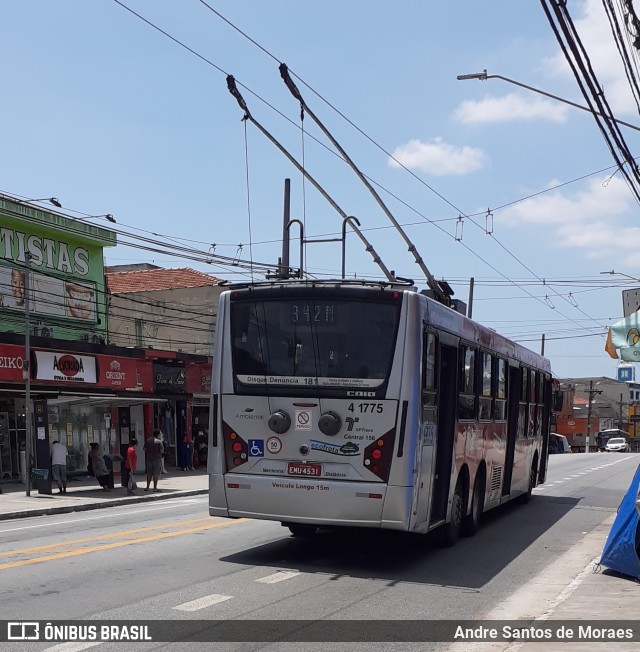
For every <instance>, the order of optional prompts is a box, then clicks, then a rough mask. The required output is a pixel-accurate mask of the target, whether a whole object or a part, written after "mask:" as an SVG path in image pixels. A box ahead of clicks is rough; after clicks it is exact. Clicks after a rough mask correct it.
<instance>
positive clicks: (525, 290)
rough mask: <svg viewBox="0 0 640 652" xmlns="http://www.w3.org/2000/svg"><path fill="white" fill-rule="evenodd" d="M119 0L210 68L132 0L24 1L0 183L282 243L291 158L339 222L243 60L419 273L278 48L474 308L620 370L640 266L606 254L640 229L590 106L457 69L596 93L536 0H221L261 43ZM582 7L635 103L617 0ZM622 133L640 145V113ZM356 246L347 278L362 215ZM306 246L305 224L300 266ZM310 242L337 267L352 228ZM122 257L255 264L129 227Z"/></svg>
mask: <svg viewBox="0 0 640 652" xmlns="http://www.w3.org/2000/svg"><path fill="white" fill-rule="evenodd" d="M122 2H123V4H125V5H127V6H128V7H130V8H131V9H132V10H134V11H136V12H138V13H139V14H140V15H142V16H143V17H144V18H146V19H147V20H148V21H150V22H152V23H154V24H156V25H157V26H158V27H160V28H162V29H163V30H165V31H166V32H167V33H169V34H170V35H171V36H173V37H174V38H176V39H178V40H180V41H182V42H183V43H184V44H185V45H187V46H188V47H190V48H191V49H192V50H194V51H195V52H197V53H198V54H199V55H201V56H202V57H204V58H206V59H208V60H209V62H211V64H213V65H210V64H209V63H206V62H204V61H203V60H202V59H200V58H199V57H198V56H196V55H195V54H193V53H190V52H188V51H186V50H185V49H184V48H182V47H180V46H179V45H177V44H176V43H175V42H173V41H172V40H170V39H169V38H168V37H167V36H165V35H162V34H161V33H159V32H158V31H157V30H155V29H153V28H152V27H150V26H149V25H148V24H145V23H144V22H143V21H142V20H140V19H139V18H137V17H136V16H134V15H132V14H131V13H130V12H128V11H127V10H126V9H124V8H123V7H122V6H120V5H119V4H118V3H116V2H115V1H114V0H92V1H91V2H87V1H86V0H47V1H45V0H20V1H18V0H6V1H5V2H3V3H2V4H1V5H0V18H1V19H2V24H3V27H4V29H3V38H2V40H1V41H0V62H1V63H0V66H1V67H2V78H3V82H4V88H5V92H4V93H3V107H2V108H3V120H2V122H1V123H0V134H1V142H2V145H3V148H2V149H3V152H2V157H1V159H0V177H1V179H2V182H1V183H0V190H2V191H5V192H8V193H11V194H15V195H19V196H22V197H29V198H31V197H47V196H56V197H58V198H59V199H60V200H61V201H62V203H63V205H64V207H65V209H66V210H68V211H71V212H72V213H71V214H72V215H78V216H82V215H83V214H89V215H100V214H105V213H112V214H113V215H114V216H115V217H116V219H117V220H118V227H119V228H122V229H124V230H127V231H131V232H133V233H136V234H140V235H146V236H148V237H151V238H154V239H159V240H162V241H163V242H164V243H165V244H166V245H167V246H168V247H170V248H171V247H173V246H175V245H178V244H188V245H189V246H192V247H195V248H197V249H199V250H202V251H204V252H207V251H209V250H210V245H212V244H214V243H215V245H216V247H215V253H216V254H219V255H221V256H228V257H231V258H233V257H235V256H236V255H239V256H240V258H242V259H245V260H246V259H249V258H250V256H251V255H252V256H253V259H254V260H256V261H260V262H269V263H275V262H276V261H277V257H278V256H279V255H280V242H279V241H280V237H281V232H282V212H283V186H284V179H285V178H290V179H291V188H292V197H291V205H292V217H293V218H297V219H301V220H304V223H305V235H306V237H307V238H309V239H313V238H320V237H324V238H326V237H338V236H339V232H340V229H341V218H340V216H339V215H338V214H337V213H336V212H335V211H334V210H333V209H332V208H331V207H330V206H329V205H328V204H327V203H326V202H325V200H324V199H322V198H321V197H320V195H319V194H318V193H317V191H316V190H314V189H313V187H312V186H311V185H310V184H309V182H306V183H303V180H302V176H301V174H300V173H299V172H298V171H296V170H295V169H294V168H293V167H292V166H291V164H290V163H289V162H288V161H287V160H286V159H285V157H284V156H283V155H282V154H281V153H280V152H279V151H278V150H277V149H276V147H275V146H274V145H273V144H271V143H270V142H269V141H268V140H267V139H266V138H265V137H264V136H263V135H262V134H261V133H260V132H259V131H258V130H257V128H256V127H255V126H253V125H251V124H245V123H244V122H242V115H243V114H242V111H241V110H240V108H239V106H238V105H237V104H236V102H235V100H234V99H233V98H232V97H231V95H230V94H229V93H228V91H227V88H226V81H225V73H230V74H233V75H234V76H235V77H236V79H237V80H238V82H240V83H241V84H242V86H241V91H242V93H243V95H244V97H245V100H246V101H247V104H248V105H249V108H250V110H251V112H252V115H253V117H254V118H255V119H256V120H258V121H259V122H260V123H261V124H262V125H263V126H264V127H265V128H266V129H268V130H269V131H270V132H271V133H272V134H273V135H274V136H275V137H276V138H277V139H278V140H279V141H280V142H282V144H283V145H284V146H285V147H287V148H288V149H289V150H290V151H291V153H292V154H293V155H294V156H295V157H296V158H297V159H299V160H302V159H303V158H304V162H305V166H306V168H307V169H308V171H309V172H310V174H312V175H313V176H314V177H315V178H316V179H317V180H318V181H319V182H320V183H321V184H322V185H323V187H324V188H325V190H326V191H327V192H328V193H329V194H330V195H331V196H332V197H333V198H334V200H335V201H336V202H337V203H338V204H339V205H340V206H341V207H342V208H343V210H344V211H345V212H346V213H347V214H351V215H355V216H357V217H358V219H359V220H360V222H361V228H362V229H363V231H364V233H365V234H366V236H367V238H368V239H369V240H370V241H371V242H372V244H373V245H374V246H375V248H376V250H377V251H378V253H379V254H380V255H381V257H382V259H383V261H384V263H385V264H386V266H387V267H388V268H389V269H392V270H395V272H396V273H397V274H398V275H401V276H405V277H409V278H413V279H415V280H416V283H417V284H418V285H419V286H420V287H424V279H423V278H422V275H421V273H420V270H419V268H418V267H417V265H416V264H415V263H414V261H413V257H412V256H411V254H409V253H408V252H407V247H406V245H405V244H404V242H403V241H402V239H401V237H400V236H399V234H397V233H396V232H395V231H394V230H393V229H392V228H390V227H389V222H388V221H387V219H386V217H385V216H384V214H383V212H382V211H381V210H380V208H379V207H378V206H377V204H376V203H375V202H374V200H373V199H372V198H371V196H370V195H369V193H368V192H367V191H366V189H365V188H364V186H363V185H362V183H361V182H360V181H359V180H358V179H357V177H356V176H355V175H354V173H353V172H352V171H351V169H350V168H349V167H348V166H347V165H345V163H344V162H342V161H340V159H339V158H338V157H337V156H336V155H335V153H334V150H333V148H332V147H331V146H330V144H329V143H328V141H327V139H326V138H325V137H324V136H323V135H322V134H321V133H320V132H319V130H318V128H317V127H316V126H315V125H314V124H313V121H312V120H311V119H310V117H308V116H307V117H306V118H305V120H304V130H301V128H300V127H301V123H300V112H299V106H298V104H297V102H296V101H295V100H294V98H293V97H292V96H291V95H290V93H289V92H288V90H287V89H286V88H285V86H284V84H283V82H282V81H281V79H280V76H279V73H278V63H277V61H276V59H277V60H279V61H283V62H285V63H287V65H288V66H289V68H290V69H291V71H292V72H293V73H295V74H296V75H297V76H298V77H299V78H301V79H302V80H304V84H303V83H302V82H300V81H298V82H297V83H298V87H299V88H300V90H301V92H302V93H303V96H304V97H305V100H306V102H307V104H308V105H309V107H310V108H311V109H312V110H313V111H314V112H315V113H316V115H318V117H320V118H321V119H322V120H323V122H324V123H325V124H326V126H327V127H328V128H329V130H330V131H331V132H332V133H333V134H334V136H335V137H336V138H337V139H338V140H339V142H340V143H341V145H342V146H343V147H344V149H345V150H346V151H347V153H348V154H349V156H350V157H351V158H352V159H353V160H354V161H355V162H356V163H357V164H358V165H359V167H360V168H361V170H362V171H363V172H364V173H365V174H366V175H367V176H368V177H369V178H370V179H371V180H372V181H373V182H374V183H375V184H376V188H377V189H378V191H379V193H380V195H381V196H382V198H383V199H384V201H385V202H386V203H387V205H388V207H389V208H390V210H391V211H392V213H393V214H394V216H395V217H396V219H397V220H398V222H400V223H401V224H403V225H405V229H406V232H407V234H408V236H409V237H410V238H411V240H412V241H413V242H414V244H415V245H416V247H417V249H418V251H419V253H420V255H421V256H422V257H423V258H424V260H425V262H426V264H427V266H428V267H429V269H430V271H431V273H432V274H433V275H434V276H435V277H436V278H444V279H446V280H448V281H449V283H450V284H451V285H452V287H453V289H454V291H455V296H456V297H458V298H460V299H462V300H464V301H466V300H467V297H468V292H469V278H470V277H473V278H474V279H475V284H476V285H475V290H474V305H473V316H474V318H475V319H477V320H478V321H480V322H482V323H484V324H487V325H489V326H491V327H492V328H495V329H496V330H499V331H501V332H503V333H504V334H505V335H507V336H509V337H512V338H513V339H516V340H517V341H520V342H522V343H523V344H525V345H526V346H529V347H530V348H533V349H536V350H539V349H540V337H541V334H542V333H545V335H546V346H545V353H546V355H548V357H549V358H550V359H551V363H552V368H553V370H554V373H555V374H556V375H557V376H559V377H561V378H562V377H580V376H588V375H594V376H599V375H606V376H613V377H615V374H616V362H615V361H613V360H611V359H610V358H609V357H608V356H607V355H606V353H605V352H604V334H605V333H606V327H607V326H608V325H610V324H611V323H614V322H615V321H618V320H619V319H620V318H621V317H622V300H621V290H622V289H624V288H630V287H635V286H636V285H640V283H635V282H634V281H632V280H630V279H628V278H626V277H624V276H610V275H601V274H600V272H601V271H605V270H612V269H613V270H616V271H619V272H623V273H624V274H627V275H629V276H632V277H640V264H639V261H638V257H637V254H636V251H637V249H638V245H639V244H640V228H639V225H638V205H637V203H636V202H635V200H634V198H633V196H632V194H631V192H630V191H629V189H628V188H627V187H626V185H625V184H624V182H623V181H622V179H621V178H620V176H621V175H620V174H617V175H614V172H615V168H614V167H613V165H614V163H613V159H612V157H611V155H610V153H609V151H608V149H607V146H606V145H605V142H604V140H603V139H602V137H601V135H600V133H599V131H598V128H597V126H596V124H595V122H594V120H593V117H592V116H590V115H589V114H588V113H586V112H583V111H580V110H578V109H574V108H572V107H570V106H568V105H566V104H563V103H561V102H557V101H554V100H549V99H546V98H544V97H542V96H541V95H539V94H536V93H532V92H530V91H526V90H523V89H520V88H518V87H517V86H515V85H514V84H510V83H507V82H505V81H502V80H499V79H490V80H487V81H482V82H481V81H476V80H471V81H458V80H456V76H457V75H460V74H463V73H473V72H479V71H482V70H483V69H487V70H488V72H489V74H497V75H502V76H504V77H508V78H510V79H513V80H517V81H519V82H522V83H525V84H527V85H529V86H533V87H535V88H539V89H542V90H544V91H546V92H548V93H552V94H554V95H557V96H559V97H562V98H566V99H568V100H570V101H573V102H576V103H579V104H584V100H583V98H582V96H581V95H580V92H579V89H578V87H577V85H576V82H575V80H574V78H573V76H572V75H571V73H570V71H569V69H568V67H567V65H566V63H565V61H564V58H563V56H562V55H561V53H560V50H559V47H558V44H557V42H556V40H555V37H554V35H553V33H552V30H551V28H550V26H549V23H548V22H547V19H546V17H545V15H544V13H543V11H542V8H541V6H540V3H537V2H528V3H521V2H513V1H512V0H494V1H492V2H466V3H442V2H438V3H437V2H432V1H430V2H422V3H418V2H407V1H404V0H400V1H399V2H395V3H383V2H379V1H378V2H365V1H364V0H352V1H351V2H336V1H335V0H326V1H325V2H322V3H300V2H290V1H288V0H274V2H258V1H256V0H247V1H246V2H242V3H239V2H230V1H224V2H218V1H215V0H210V1H209V0H208V4H209V5H210V6H211V7H212V8H213V9H215V10H216V11H217V12H219V13H220V14H222V16H224V17H225V18H226V19H227V20H228V21H229V22H231V23H232V24H233V25H235V26H236V27H237V28H239V29H240V30H242V31H243V32H244V33H245V34H246V35H247V36H249V37H251V39H253V40H254V41H255V43H257V44H258V45H259V46H260V47H258V46H257V45H256V44H254V43H252V42H251V41H250V40H248V39H247V38H246V37H245V36H243V35H242V34H240V33H239V32H238V31H236V30H234V29H233V27H231V26H230V25H229V24H228V23H226V22H225V21H224V20H222V19H221V18H220V17H219V16H217V15H216V14H215V13H213V12H212V11H210V10H209V9H208V8H207V7H206V6H205V5H204V4H203V3H202V2H199V1H198V0H180V1H179V2H178V1H177V0H122ZM570 11H571V15H572V17H573V19H574V21H575V22H576V25H577V28H578V31H579V33H580V35H581V37H582V38H583V40H584V42H585V45H586V48H587V50H588V52H589V55H590V57H591V59H592V63H593V66H594V69H595V71H596V74H597V75H598V78H599V80H600V82H601V83H602V85H603V86H604V89H605V93H606V97H607V99H608V101H609V103H610V104H611V106H612V107H613V109H614V112H615V114H616V116H617V117H618V118H619V119H622V120H626V121H628V122H631V123H633V124H640V117H639V116H638V115H637V109H636V108H635V105H634V103H633V101H632V97H631V94H630V92H629V89H628V84H627V82H626V79H625V77H624V72H623V69H622V64H621V62H620V59H619V57H618V54H617V51H616V49H615V44H614V41H613V37H612V36H611V33H610V31H609V27H608V23H607V20H606V17H605V16H604V13H603V10H602V6H601V3H599V2H596V1H595V0H586V1H584V2H580V1H575V2H571V3H570ZM265 51H266V52H265ZM270 55H271V56H270ZM305 84H306V85H308V86H310V87H312V88H313V90H314V91H315V93H317V94H314V92H313V91H311V90H309V88H307V86H305ZM325 101H326V102H325ZM330 105H331V106H330ZM332 107H335V108H336V109H338V110H339V111H340V112H341V113H342V114H343V115H344V116H346V117H347V118H348V120H349V121H350V122H351V123H352V124H350V123H349V122H348V121H346V120H345V119H344V118H343V117H341V116H340V115H339V113H337V112H336V111H335V110H334V109H333V108H332ZM354 125H355V127H354ZM356 127H357V128H356ZM623 133H624V136H625V139H626V141H627V143H628V144H629V147H630V148H631V151H632V152H634V153H635V150H636V145H637V142H638V134H637V132H636V131H634V130H631V129H627V128H623ZM318 141H319V142H318ZM385 152H386V153H385ZM388 154H392V155H393V158H390V157H389V156H388ZM394 159H395V160H394ZM398 162H400V163H402V166H401V165H398ZM403 166H404V167H403ZM247 179H248V184H247ZM527 198H528V199H527ZM74 211H75V212H74ZM489 212H490V216H489V220H487V213H489ZM487 223H488V224H489V225H491V229H489V230H491V233H490V234H488V233H487V232H486V230H487V228H486V225H487ZM104 224H105V226H106V222H104ZM136 229H137V230H136ZM145 232H146V233H145ZM152 234H159V235H152ZM250 242H251V246H250ZM240 244H242V248H241V249H239V246H238V245H240ZM346 251H347V258H346V260H347V273H348V274H349V275H351V276H353V275H357V276H361V277H362V276H369V277H372V276H376V277H377V276H380V270H379V269H378V267H377V266H376V265H375V264H374V263H373V262H372V260H371V258H370V256H369V254H367V253H366V252H365V251H364V248H363V246H362V244H361V242H360V241H359V240H358V239H357V238H356V237H355V236H354V235H353V234H350V235H349V237H348V239H347V247H346ZM297 252H298V245H297V243H296V242H294V243H292V264H293V265H295V264H296V263H297V260H298V257H297ZM306 256H307V259H306V262H307V264H306V267H307V269H308V271H309V272H310V273H313V274H315V275H316V276H319V277H323V276H330V277H337V276H339V274H340V267H341V253H340V244H339V243H325V244H309V245H307V247H306ZM107 261H108V262H109V263H110V264H120V263H125V262H143V261H150V262H151V261H152V262H155V263H156V264H160V265H163V266H167V267H171V266H175V267H177V266H186V265H188V266H192V267H195V268H197V269H202V270H204V271H209V272H211V273H213V274H216V275H217V276H219V277H221V278H228V279H239V278H247V277H246V275H245V274H246V273H245V272H244V271H242V270H239V269H237V268H230V267H228V266H227V267H221V266H219V265H217V264H212V265H207V264H203V263H197V262H193V261H188V260H184V259H179V258H174V257H171V256H170V255H169V254H168V253H163V254H158V253H150V252H145V251H142V250H138V249H132V248H129V247H123V246H119V247H117V248H116V249H114V250H111V251H109V252H108V253H107ZM258 278H260V277H259V276H258ZM543 280H544V284H543V282H542V281H543Z"/></svg>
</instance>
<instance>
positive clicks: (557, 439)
mask: <svg viewBox="0 0 640 652" xmlns="http://www.w3.org/2000/svg"><path fill="white" fill-rule="evenodd" d="M571 452H572V450H571V446H569V440H568V439H567V438H566V437H565V436H564V435H559V434H558V433H557V432H550V433H549V454H552V453H571Z"/></svg>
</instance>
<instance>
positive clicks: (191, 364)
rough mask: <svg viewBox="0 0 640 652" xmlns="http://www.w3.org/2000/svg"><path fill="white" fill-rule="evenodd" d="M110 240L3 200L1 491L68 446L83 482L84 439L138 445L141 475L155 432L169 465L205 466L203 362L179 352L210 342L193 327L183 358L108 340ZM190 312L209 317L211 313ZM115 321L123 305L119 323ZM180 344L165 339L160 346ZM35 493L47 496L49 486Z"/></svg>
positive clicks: (102, 232)
mask: <svg viewBox="0 0 640 652" xmlns="http://www.w3.org/2000/svg"><path fill="white" fill-rule="evenodd" d="M116 243H117V240H116V234H115V233H114V232H113V231H110V230H109V229H105V228H102V227H98V226H96V225H94V224H91V223H87V222H86V221H82V220H76V219H73V218H72V217H70V216H68V215H65V214H63V213H61V212H57V211H48V210H44V209H42V208H36V207H34V206H32V205H30V204H29V202H26V201H21V200H19V199H16V198H12V197H10V196H3V195H0V482H7V481H15V480H16V479H18V478H22V479H23V481H26V477H27V475H28V469H29V468H33V467H36V468H48V467H49V463H50V459H49V447H50V444H51V443H52V442H53V441H55V440H59V441H61V442H63V443H64V444H65V445H66V446H67V449H68V451H69V457H68V460H67V462H68V470H69V472H70V473H71V474H74V473H77V474H86V467H87V456H88V452H89V444H90V443H91V442H97V443H99V444H100V446H101V449H102V451H103V452H104V453H113V454H122V453H124V452H125V450H126V448H127V446H128V445H129V442H130V440H131V438H133V437H136V438H137V440H138V442H139V443H138V446H139V451H138V453H139V454H138V460H139V462H138V471H143V470H144V465H145V461H144V454H143V451H142V445H143V441H144V436H145V434H148V433H150V432H151V431H152V429H153V428H159V429H161V431H162V433H163V436H164V440H165V444H166V449H167V457H166V464H167V466H169V467H171V466H178V467H182V468H191V467H192V466H194V464H197V463H198V461H199V459H203V460H206V443H205V450H203V451H201V454H200V456H198V455H197V451H198V449H199V445H198V444H199V443H201V442H202V437H198V433H201V432H202V433H203V434H206V425H207V422H208V401H209V392H210V387H211V385H210V380H211V359H210V357H208V355H199V354H194V353H190V352H186V351H185V350H184V349H190V350H191V351H210V346H209V348H207V346H205V345H206V343H207V342H210V341H212V336H210V335H208V334H207V335H206V336H205V335H204V334H202V336H201V332H200V331H199V330H198V331H197V332H198V341H193V342H188V344H190V346H187V345H185V346H184V347H180V348H182V349H183V350H177V348H176V349H174V350H166V349H164V348H162V347H160V348H151V346H146V345H145V344H146V343H145V341H144V340H143V341H138V342H135V343H130V342H129V341H128V340H126V339H119V338H118V335H121V333H117V334H116V336H115V337H112V336H111V329H110V325H109V306H110V299H111V297H110V296H109V293H108V286H107V284H106V282H105V270H104V266H103V260H104V249H105V248H106V247H111V246H114V245H116ZM196 274H197V272H196ZM204 276H207V275H204ZM207 281H208V283H209V284H211V278H210V277H208V278H207ZM180 289H181V290H185V288H180ZM198 289H199V288H196V290H195V291H198ZM182 300H184V301H185V302H186V303H188V301H189V299H187V298H184V299H181V301H182ZM203 300H204V299H203ZM143 302H144V299H143V298H140V297H137V298H136V299H135V300H134V301H133V302H130V303H129V310H131V313H130V315H136V316H138V315H140V314H141V312H142V310H144V311H145V312H146V311H147V306H144V305H143ZM123 304H124V302H123ZM185 305H186V304H185ZM199 310H202V312H203V313H204V312H205V311H209V312H208V313H207V314H211V315H215V308H214V307H213V306H212V305H211V304H207V305H206V306H205V307H204V308H202V309H199ZM149 311H150V312H149V313H147V314H146V316H147V317H148V316H149V314H153V315H162V313H161V311H160V310H159V309H158V306H157V305H154V306H152V307H149ZM124 316H125V312H124V308H122V309H121V310H120V312H119V313H118V314H117V316H116V319H117V318H122V320H123V321H124ZM132 318H133V319H134V320H135V319H136V317H132ZM168 321H169V320H168V319H165V320H164V326H165V327H167V328H169V329H171V327H170V326H169V324H168V323H167V322H168ZM116 323H118V322H116ZM134 323H135V322H134ZM206 323H207V328H208V325H209V324H210V323H211V322H206ZM143 326H144V325H143ZM204 329H205V326H204V325H203V331H204ZM27 330H28V332H29V349H28V350H27V347H26V344H27V343H26V338H25V333H26V332H27ZM143 332H144V330H143ZM187 332H188V331H187ZM161 335H162V336H163V337H164V332H162V334H161ZM180 337H182V335H180V336H176V335H175V333H173V332H172V333H171V334H168V335H167V338H166V341H169V339H170V338H173V340H176V339H179V338H180ZM185 337H186V335H185ZM159 341H160V340H156V341H155V342H154V343H153V344H156V343H157V342H159ZM136 344H137V345H136ZM152 346H153V345H152ZM27 361H28V364H27ZM27 369H28V370H29V371H28V372H27ZM27 373H28V374H29V376H28V378H29V385H30V396H31V399H32V400H31V401H30V403H29V408H30V413H31V415H32V416H33V420H32V421H33V423H32V425H33V427H32V432H31V443H32V445H31V450H32V451H33V455H32V459H31V460H30V461H28V460H27V459H26V450H25V449H26V438H27V431H26V414H27V403H26V378H27V376H26V374H27ZM194 425H195V427H196V430H195V432H194V430H193V426H194ZM194 440H197V441H194ZM194 453H195V454H194ZM116 470H117V467H116ZM41 488H42V490H43V491H44V492H48V491H50V484H49V485H48V486H46V483H45V485H43V486H42V487H41Z"/></svg>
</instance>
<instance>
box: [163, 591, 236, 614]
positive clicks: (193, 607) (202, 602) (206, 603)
mask: <svg viewBox="0 0 640 652" xmlns="http://www.w3.org/2000/svg"><path fill="white" fill-rule="evenodd" d="M232 597H233V596H232V595H220V594H219V593H213V594H211V595H205V596H204V598H198V599H197V600H191V602H185V603H183V604H179V605H178V606H177V607H174V609H178V610H179V611H198V609H204V608H205V607H210V606H211V605H213V604H218V603H219V602H225V600H231V598H232Z"/></svg>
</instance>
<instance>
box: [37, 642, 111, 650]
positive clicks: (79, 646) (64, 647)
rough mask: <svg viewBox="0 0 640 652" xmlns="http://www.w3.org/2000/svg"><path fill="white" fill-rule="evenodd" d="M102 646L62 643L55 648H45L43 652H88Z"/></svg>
mask: <svg viewBox="0 0 640 652" xmlns="http://www.w3.org/2000/svg"><path fill="white" fill-rule="evenodd" d="M96 645H102V643H80V642H78V643H60V644H59V645H54V646H53V647H48V648H45V649H44V650H43V651H42V652H80V650H88V649H89V648H90V647H95V646H96Z"/></svg>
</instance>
